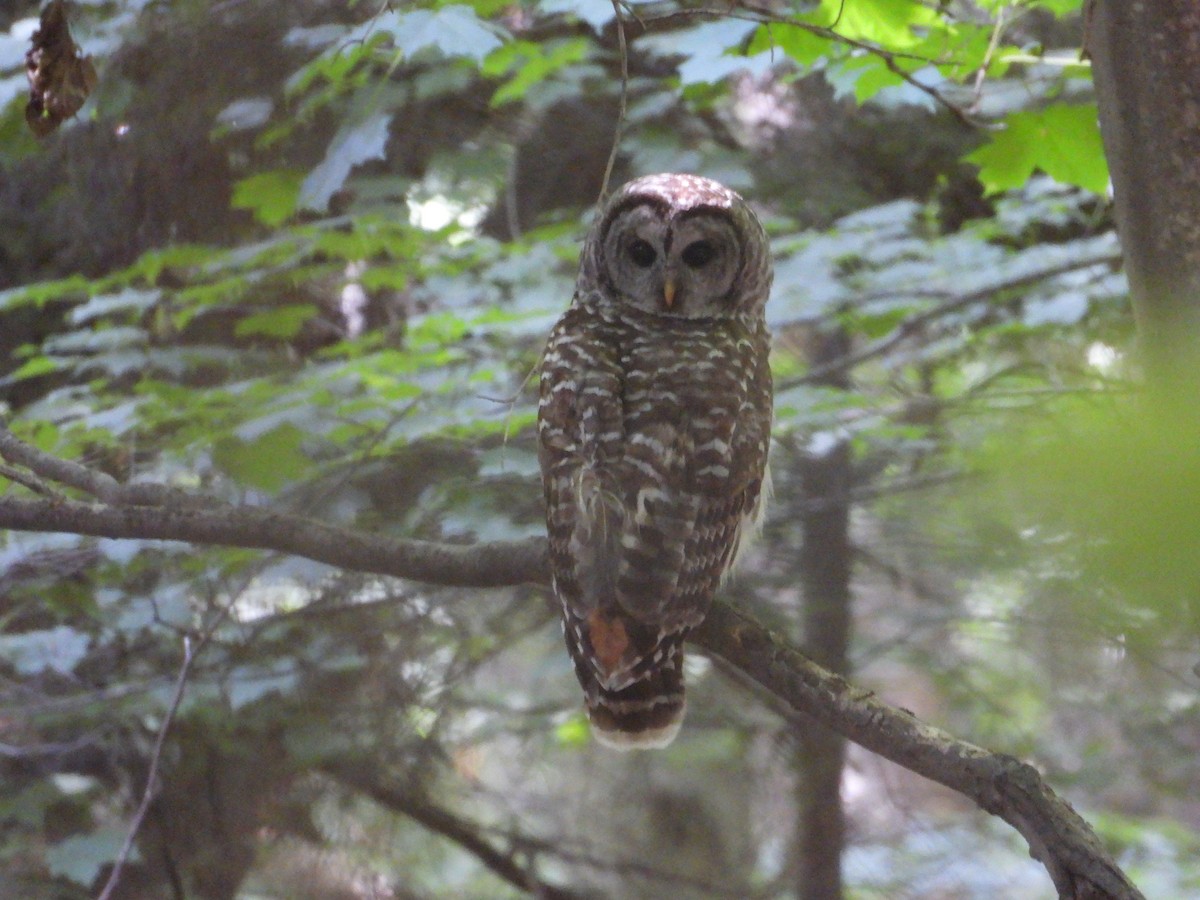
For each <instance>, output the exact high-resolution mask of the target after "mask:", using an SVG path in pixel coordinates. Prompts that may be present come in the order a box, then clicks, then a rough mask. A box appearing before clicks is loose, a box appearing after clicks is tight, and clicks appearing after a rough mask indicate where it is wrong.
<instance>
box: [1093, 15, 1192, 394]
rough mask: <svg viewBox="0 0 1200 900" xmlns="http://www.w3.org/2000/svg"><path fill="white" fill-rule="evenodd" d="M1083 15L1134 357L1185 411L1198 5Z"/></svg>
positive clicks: (1189, 368) (1189, 387)
mask: <svg viewBox="0 0 1200 900" xmlns="http://www.w3.org/2000/svg"><path fill="white" fill-rule="evenodd" d="M1087 13H1088V18H1087V30H1086V33H1085V42H1086V45H1085V48H1084V49H1085V50H1086V52H1087V53H1088V55H1089V56H1090V57H1091V59H1092V67H1093V74H1094V76H1095V82H1096V96H1097V102H1098V105H1099V110H1100V128H1101V132H1102V134H1103V137H1104V149H1105V155H1106V156H1107V157H1108V164H1109V168H1110V171H1111V173H1112V180H1113V189H1114V194H1115V201H1116V218H1117V228H1118V231H1119V234H1120V239H1121V247H1122V249H1123V250H1124V253H1125V268H1126V272H1127V273H1128V276H1129V285H1130V292H1131V295H1132V297H1133V308H1134V314H1135V316H1136V318H1137V325H1138V337H1139V340H1140V342H1141V353H1142V357H1143V360H1144V364H1145V366H1146V372H1147V375H1148V377H1149V379H1150V381H1151V383H1152V384H1157V385H1159V386H1160V387H1167V388H1169V390H1170V391H1171V392H1172V393H1174V394H1175V395H1176V396H1177V397H1180V399H1184V400H1185V402H1186V403H1187V404H1188V405H1189V406H1190V405H1191V404H1192V403H1193V402H1194V401H1195V393H1194V392H1195V389H1196V387H1197V385H1198V384H1200V3H1197V2H1196V0H1089V3H1088V9H1087ZM1185 390H1186V398H1185V397H1183V396H1181V395H1183V394H1184V392H1185Z"/></svg>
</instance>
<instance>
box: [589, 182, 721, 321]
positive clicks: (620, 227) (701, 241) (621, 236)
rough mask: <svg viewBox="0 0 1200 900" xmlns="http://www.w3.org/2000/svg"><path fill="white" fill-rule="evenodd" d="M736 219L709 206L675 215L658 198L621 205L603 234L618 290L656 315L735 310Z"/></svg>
mask: <svg viewBox="0 0 1200 900" xmlns="http://www.w3.org/2000/svg"><path fill="white" fill-rule="evenodd" d="M741 262H742V260H741V250H740V244H739V242H738V234H737V231H736V229H735V227H734V224H733V222H732V221H731V220H730V219H729V217H728V215H726V214H725V212H724V211H723V210H714V209H710V208H706V207H702V208H699V209H694V210H689V211H687V212H685V213H683V214H682V215H680V216H675V217H672V216H670V212H669V211H668V210H667V209H664V208H663V207H661V206H659V205H658V204H655V203H637V204H635V205H633V206H630V207H628V208H626V209H623V210H620V211H619V212H617V214H616V215H615V216H614V217H613V219H612V221H611V222H609V224H608V227H607V230H606V232H605V235H604V265H605V268H606V270H607V273H608V276H609V278H610V280H611V283H612V285H613V287H614V288H615V289H616V293H617V294H618V296H620V297H621V299H622V300H623V301H624V302H625V303H628V304H629V305H631V306H633V307H635V308H637V309H640V310H643V311H645V312H651V313H655V314H657V315H666V316H677V317H683V318H689V319H693V318H695V319H699V318H715V317H724V316H729V315H732V314H733V313H734V312H736V310H735V308H734V307H735V300H734V296H733V286H734V282H735V281H736V279H737V275H738V271H739V269H740V267H741Z"/></svg>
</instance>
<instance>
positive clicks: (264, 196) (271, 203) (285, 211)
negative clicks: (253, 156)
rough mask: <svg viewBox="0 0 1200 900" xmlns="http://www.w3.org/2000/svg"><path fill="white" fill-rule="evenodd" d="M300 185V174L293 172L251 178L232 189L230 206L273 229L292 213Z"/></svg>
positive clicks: (261, 174) (299, 172) (298, 196)
mask: <svg viewBox="0 0 1200 900" xmlns="http://www.w3.org/2000/svg"><path fill="white" fill-rule="evenodd" d="M303 183H304V173H303V172H301V171H299V170H297V169H276V170H274V171H272V172H261V173H259V174H258V175H251V176H250V177H249V178H243V179H242V180H241V181H239V182H237V183H236V184H235V185H234V186H233V200H232V206H233V208H234V209H248V210H250V211H251V212H252V213H254V218H256V219H258V221H260V222H262V223H263V224H264V225H266V226H267V227H269V228H275V227H277V226H279V225H282V224H283V223H284V222H286V221H287V220H288V219H289V218H290V217H291V215H292V213H294V212H295V211H296V205H297V203H298V202H299V200H300V186H301V184H303Z"/></svg>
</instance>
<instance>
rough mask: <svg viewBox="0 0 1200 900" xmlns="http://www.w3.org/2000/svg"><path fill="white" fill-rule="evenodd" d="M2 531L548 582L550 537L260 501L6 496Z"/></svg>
mask: <svg viewBox="0 0 1200 900" xmlns="http://www.w3.org/2000/svg"><path fill="white" fill-rule="evenodd" d="M0 529H7V530H10V531H50V532H67V533H70V534H88V535H93V536H95V537H105V538H140V539H143V540H167V541H186V542H187V543H190V544H200V545H205V546H226V547H245V548H251V549H257V550H275V551H278V552H280V553H288V554H292V555H295V556H303V557H305V558H306V559H311V560H315V561H316V562H322V563H326V564H328V565H331V566H336V567H338V568H342V569H353V570H355V571H359V572H374V573H376V574H379V575H394V576H396V577H399V578H411V579H413V580H414V581H424V582H426V583H428V584H440V585H454V586H458V587H501V586H505V585H513V584H521V583H524V582H543V581H545V580H546V579H545V571H546V568H545V552H546V547H545V541H544V540H540V539H531V540H527V541H512V542H497V543H492V544H464V545H457V544H438V543H432V542H430V541H413V540H404V539H401V538H392V537H387V536H385V535H378V534H369V533H367V532H363V531H357V530H354V529H351V528H339V527H336V526H333V525H326V524H325V523H323V522H318V521H317V520H315V519H310V518H307V517H305V516H296V515H290V514H288V513H281V512H275V511H272V510H269V509H263V508H261V507H255V506H232V505H226V506H222V507H203V508H197V507H188V506H111V505H108V504H103V503H81V502H78V501H74V500H63V501H54V500H21V499H17V498H14V497H0Z"/></svg>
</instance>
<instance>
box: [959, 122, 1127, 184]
mask: <svg viewBox="0 0 1200 900" xmlns="http://www.w3.org/2000/svg"><path fill="white" fill-rule="evenodd" d="M1004 126H1005V127H1004V130H1003V131H999V132H997V133H996V134H994V135H993V136H992V140H991V141H990V142H989V143H987V144H984V145H983V146H982V147H980V148H979V149H977V150H975V151H973V152H971V153H969V154H967V156H965V157H964V159H966V160H967V162H973V163H975V164H976V165H978V166H979V180H980V181H982V182H983V184H984V187H985V188H987V192H988V193H989V194H995V193H999V192H1000V191H1006V190H1011V189H1012V188H1017V187H1020V186H1022V185H1023V184H1025V182H1027V181H1028V180H1029V177H1030V176H1031V175H1032V174H1033V173H1034V171H1035V170H1037V169H1040V170H1041V171H1043V172H1045V173H1046V174H1047V175H1049V176H1050V177H1051V178H1053V179H1054V180H1055V181H1061V182H1063V183H1064V184H1074V185H1078V186H1079V187H1082V188H1085V189H1087V190H1089V191H1093V192H1095V193H1097V194H1102V193H1104V192H1105V191H1106V190H1107V188H1108V164H1107V162H1106V161H1105V158H1104V145H1103V144H1102V142H1101V140H1100V126H1099V123H1098V119H1097V115H1096V107H1095V105H1094V104H1084V105H1068V104H1057V105H1055V106H1048V107H1046V108H1045V109H1041V110H1030V111H1027V112H1018V113H1013V114H1011V115H1009V116H1006V117H1005V119H1004Z"/></svg>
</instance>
